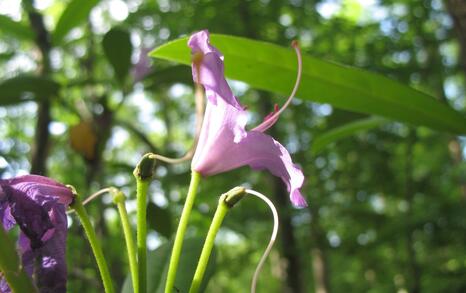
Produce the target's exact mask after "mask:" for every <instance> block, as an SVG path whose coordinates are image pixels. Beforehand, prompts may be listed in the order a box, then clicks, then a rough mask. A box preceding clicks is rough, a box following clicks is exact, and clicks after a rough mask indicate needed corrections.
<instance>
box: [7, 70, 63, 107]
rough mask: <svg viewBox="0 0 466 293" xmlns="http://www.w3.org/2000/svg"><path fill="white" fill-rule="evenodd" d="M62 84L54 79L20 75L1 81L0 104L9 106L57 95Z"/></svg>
mask: <svg viewBox="0 0 466 293" xmlns="http://www.w3.org/2000/svg"><path fill="white" fill-rule="evenodd" d="M59 90H60V84H58V83H57V82H55V81H53V80H52V79H49V78H45V77H40V76H33V75H19V76H16V77H13V78H10V79H7V80H4V81H2V82H1V83H0V105H1V106H7V105H13V104H17V103H21V102H26V101H30V100H43V99H48V98H50V97H52V96H56V95H57V94H58V91H59Z"/></svg>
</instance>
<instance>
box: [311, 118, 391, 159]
mask: <svg viewBox="0 0 466 293" xmlns="http://www.w3.org/2000/svg"><path fill="white" fill-rule="evenodd" d="M387 122H388V121H387V120H386V119H384V118H380V117H369V118H365V119H359V120H356V121H353V122H350V123H348V124H345V125H343V126H339V127H336V128H333V129H331V130H329V131H327V132H325V133H323V134H321V135H320V136H317V138H316V139H315V140H314V141H313V143H312V146H311V152H312V154H313V155H315V154H317V153H319V152H321V151H322V150H323V149H324V148H325V147H326V146H327V145H329V144H331V143H334V142H336V141H338V140H340V139H343V138H346V137H349V136H352V135H355V134H356V133H359V132H362V131H365V130H370V129H373V128H376V127H378V126H380V125H382V124H384V123H387Z"/></svg>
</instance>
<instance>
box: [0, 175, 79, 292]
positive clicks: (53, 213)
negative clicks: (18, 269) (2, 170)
mask: <svg viewBox="0 0 466 293" xmlns="http://www.w3.org/2000/svg"><path fill="white" fill-rule="evenodd" d="M72 200H73V194H72V192H71V190H70V189H69V188H67V187H66V186H64V185H63V184H60V183H58V182H55V181H54V180H52V179H49V178H47V177H42V176H37V175H26V176H21V177H17V178H13V179H6V180H0V219H1V221H2V226H3V227H4V228H5V229H7V230H8V229H10V228H11V227H12V226H13V225H14V224H18V225H19V226H20V229H21V233H20V238H19V241H18V244H19V250H20V254H21V258H22V261H23V266H24V268H25V270H26V272H27V273H28V274H29V275H34V276H35V281H36V282H37V283H36V285H37V286H38V288H39V289H40V292H41V293H43V292H66V262H65V249H66V247H65V245H66V233H67V219H66V213H65V209H66V206H67V205H69V204H70V203H71V202H72ZM37 260H39V262H37ZM4 283H5V282H4V280H3V279H2V280H0V286H2V290H3V287H5V286H6V285H5V284H4ZM5 290H6V289H5ZM0 292H3V291H0ZM5 292H8V291H5Z"/></svg>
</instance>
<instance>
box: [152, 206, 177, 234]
mask: <svg viewBox="0 0 466 293" xmlns="http://www.w3.org/2000/svg"><path fill="white" fill-rule="evenodd" d="M171 220H172V217H171V213H170V210H169V209H168V208H161V207H159V206H158V205H156V204H154V203H152V202H150V203H149V204H148V205H147V222H148V226H149V228H150V229H154V230H155V231H157V232H159V233H160V234H161V235H163V236H165V237H166V238H170V236H171V235H172V233H173V225H172V221H171Z"/></svg>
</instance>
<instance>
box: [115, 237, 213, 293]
mask: <svg viewBox="0 0 466 293" xmlns="http://www.w3.org/2000/svg"><path fill="white" fill-rule="evenodd" d="M172 245H173V242H168V243H165V244H163V245H161V246H160V247H159V248H157V249H156V250H155V251H149V253H148V258H147V292H154V293H163V292H164V289H165V279H166V277H167V272H168V265H169V262H170V254H171V249H172ZM203 245H204V239H202V238H187V239H185V241H184V244H183V251H182V253H181V257H180V262H179V265H178V272H177V274H176V281H175V287H176V288H177V289H178V291H176V290H174V291H175V292H188V291H189V287H190V286H191V281H192V279H193V276H194V272H195V270H196V267H197V262H198V260H199V256H200V255H201V250H202V246H203ZM215 263H216V253H215V249H214V250H213V252H212V255H211V257H210V259H209V263H208V265H207V270H206V273H205V275H204V280H203V283H202V286H201V288H200V290H199V291H200V292H204V291H205V289H206V287H207V283H208V281H209V279H210V278H211V277H212V276H213V274H214V271H215ZM121 292H122V293H131V292H133V288H132V285H131V278H130V277H129V276H128V277H127V278H126V280H125V283H124V284H123V288H122V290H121Z"/></svg>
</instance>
